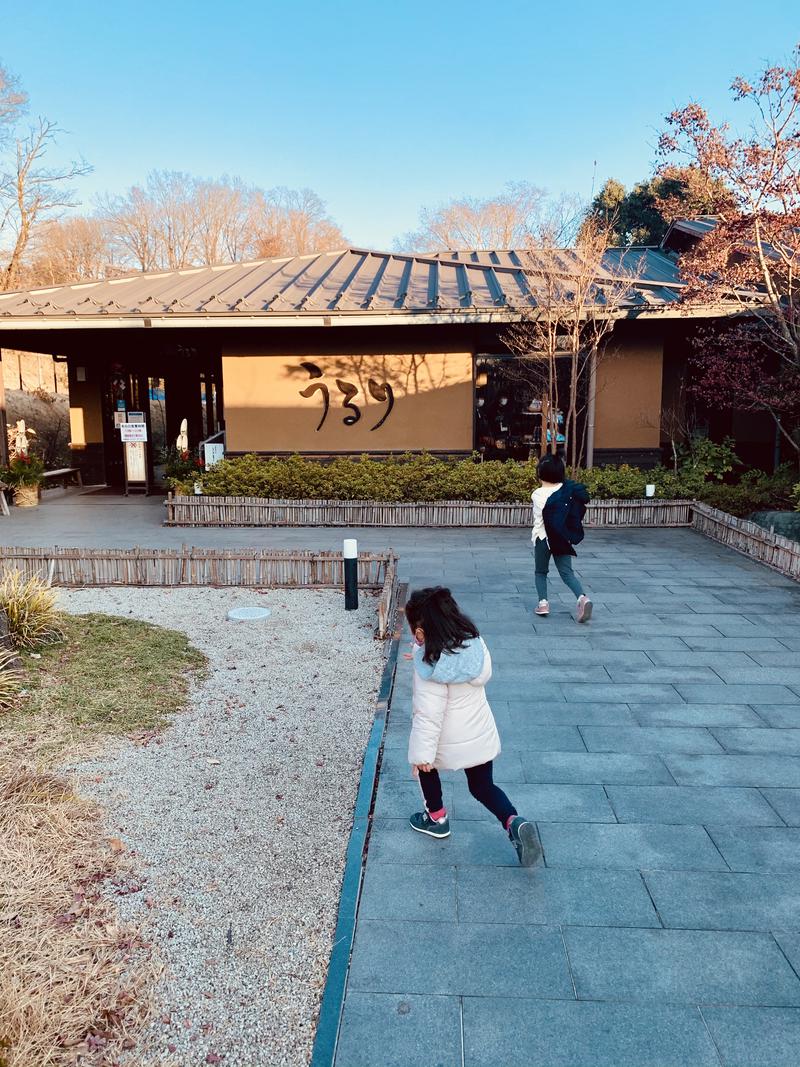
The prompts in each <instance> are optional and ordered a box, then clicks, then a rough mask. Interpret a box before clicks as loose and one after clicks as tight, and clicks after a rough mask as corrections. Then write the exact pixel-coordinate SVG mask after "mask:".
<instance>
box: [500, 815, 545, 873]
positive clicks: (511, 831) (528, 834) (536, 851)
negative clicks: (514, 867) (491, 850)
mask: <svg viewBox="0 0 800 1067" xmlns="http://www.w3.org/2000/svg"><path fill="white" fill-rule="evenodd" d="M508 836H509V838H510V839H511V844H512V845H513V846H514V848H515V849H516V850H517V857H518V859H519V863H520V866H521V867H533V865H534V864H535V863H538V861H539V860H540V859H541V858H542V846H541V845H540V844H539V835H538V834H537V833H536V827H535V826H534V825H533V823H532V822H528V820H527V819H523V817H522V816H521V815H515V816H514V818H513V819H512V820H511V825H510V826H509V828H508Z"/></svg>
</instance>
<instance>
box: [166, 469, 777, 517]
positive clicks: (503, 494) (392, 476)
mask: <svg viewBox="0 0 800 1067" xmlns="http://www.w3.org/2000/svg"><path fill="white" fill-rule="evenodd" d="M575 477H576V480H578V481H581V482H584V484H585V485H586V486H587V488H588V489H589V492H590V493H591V495H592V497H593V499H595V500H606V499H611V498H618V499H636V498H639V497H643V496H644V495H645V485H647V484H648V483H653V484H654V485H655V487H656V496H657V497H661V498H663V499H671V500H694V499H700V500H704V501H706V502H707V503H709V504H711V505H712V506H713V507H718V508H720V509H721V510H723V511H727V512H729V513H730V514H733V515H747V514H749V513H750V512H751V511H756V510H759V509H763V508H784V507H788V506H791V498H792V489H793V484H794V482H795V480H796V478H797V474H796V472H793V471H792V470H791V469H788V468H781V469H780V470H779V471H778V472H777V473H776V474H775V475H767V474H764V472H762V471H750V472H748V473H747V474H745V475H744V476H743V477H742V478H741V479H740V480H739V482H738V483H737V484H732V485H728V484H723V483H721V482H718V481H712V480H708V479H707V478H706V476H705V475H704V474H703V473H702V472H698V471H697V470H696V469H692V468H688V467H685V468H684V469H683V470H682V471H681V472H680V473H679V474H677V475H676V474H675V473H674V472H673V471H671V470H668V469H666V468H664V467H657V468H655V469H653V470H640V469H639V468H637V467H630V466H627V465H625V464H623V465H622V466H618V467H613V466H605V467H595V468H593V469H592V470H580V471H578V472H576V475H575ZM198 481H199V482H200V485H201V486H202V490H203V493H204V494H205V495H207V496H254V497H266V498H272V499H283V500H287V499H290V500H302V499H312V500H386V501H403V500H419V501H429V500H480V501H487V502H492V503H494V502H497V501H521V500H528V499H529V498H530V494H531V491H532V490H533V489H535V488H536V486H537V485H538V484H539V481H538V478H537V476H536V462H535V461H531V462H527V463H520V462H516V461H514V460H508V461H506V462H502V461H498V460H491V461H487V462H483V463H482V462H478V461H476V460H475V459H464V460H458V461H454V462H450V461H446V460H441V459H436V458H435V457H433V456H429V455H425V454H421V455H418V454H414V455H411V454H409V455H405V456H400V457H397V458H390V459H381V460H375V459H370V458H368V457H366V456H362V457H360V458H355V459H353V458H350V457H341V458H338V459H334V460H332V461H331V462H329V463H321V462H319V461H317V460H312V459H305V458H303V457H302V456H290V457H289V458H280V459H279V458H271V459H265V458H262V457H259V456H256V455H246V456H239V457H234V458H232V459H224V460H222V461H221V462H219V463H217V464H216V465H215V466H214V467H212V468H211V469H210V470H208V471H205V472H204V473H203V474H202V475H201V476H200V477H199V478H198ZM171 484H172V488H173V489H175V490H176V491H177V492H183V493H191V492H192V491H193V480H188V481H187V480H183V479H172V483H171Z"/></svg>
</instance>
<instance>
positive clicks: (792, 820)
mask: <svg viewBox="0 0 800 1067" xmlns="http://www.w3.org/2000/svg"><path fill="white" fill-rule="evenodd" d="M761 794H762V796H763V797H764V798H765V799H766V800H767V801H768V802H769V804H770V805H771V806H772V807H773V808H774V809H775V811H777V813H778V815H780V817H781V818H782V819H783V821H784V822H785V823H786V824H787V825H788V826H800V789H762V790H761Z"/></svg>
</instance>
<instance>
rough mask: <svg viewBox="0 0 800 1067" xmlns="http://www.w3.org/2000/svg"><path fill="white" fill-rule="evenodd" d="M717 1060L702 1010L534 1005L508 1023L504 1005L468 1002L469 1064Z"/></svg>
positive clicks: (643, 1065)
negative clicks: (511, 1022)
mask: <svg viewBox="0 0 800 1067" xmlns="http://www.w3.org/2000/svg"><path fill="white" fill-rule="evenodd" d="M719 1062H720V1061H719V1058H718V1056H717V1053H716V1050H715V1048H714V1044H713V1042H712V1040H711V1038H710V1037H709V1034H708V1030H707V1029H706V1026H705V1024H704V1022H703V1019H702V1016H701V1014H700V1012H699V1011H698V1009H697V1008H681V1007H671V1006H665V1007H659V1006H653V1005H649V1004H647V1005H645V1004H637V1005H636V1006H635V1007H634V1006H631V1005H625V1004H592V1003H587V1002H578V1003H569V1002H564V1001H542V1000H531V1001H527V1002H525V1003H524V1005H520V1007H519V1010H518V1011H517V1012H516V1013H515V1017H514V1022H513V1025H511V1026H510V1025H509V1016H508V1005H507V1004H506V1003H505V1002H504V1001H502V1000H498V999H491V998H489V997H467V998H465V999H464V1067H719ZM759 1067H761V1065H759ZM764 1067H766V1065H764ZM776 1067H783V1064H780V1065H776ZM793 1067H794V1065H793Z"/></svg>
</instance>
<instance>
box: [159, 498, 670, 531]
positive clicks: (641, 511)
mask: <svg viewBox="0 0 800 1067" xmlns="http://www.w3.org/2000/svg"><path fill="white" fill-rule="evenodd" d="M166 508H167V518H166V520H165V525H166V526H396V527H397V526H400V527H402V526H405V527H460V526H477V527H487V526H503V527H507V528H514V527H525V526H530V524H531V505H530V504H529V503H526V502H515V503H484V502H482V501H475V500H437V501H431V502H424V501H419V502H394V501H382V500H270V499H267V498H264V497H247V496H174V495H173V494H170V495H169V497H168V498H167V501H166ZM690 509H691V501H689V500H651V499H644V500H595V501H592V502H591V503H590V504H589V508H588V512H587V517H586V522H587V525H589V526H595V527H605V526H660V527H664V526H689V525H690V523H691V516H690Z"/></svg>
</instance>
